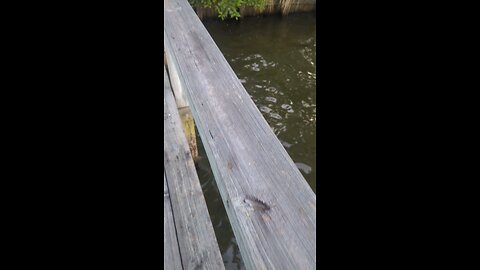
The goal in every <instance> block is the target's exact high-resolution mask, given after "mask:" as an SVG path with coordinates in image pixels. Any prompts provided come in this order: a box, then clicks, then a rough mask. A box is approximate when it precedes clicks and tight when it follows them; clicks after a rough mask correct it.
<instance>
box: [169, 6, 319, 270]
mask: <svg viewBox="0 0 480 270" xmlns="http://www.w3.org/2000/svg"><path fill="white" fill-rule="evenodd" d="M164 6H165V11H164V14H165V19H164V22H165V23H164V34H165V35H164V46H165V52H166V55H167V63H168V66H169V70H172V69H174V70H175V72H173V74H172V73H170V77H171V79H172V80H175V81H178V82H179V85H180V87H182V92H183V93H184V94H185V95H186V97H187V99H188V103H189V104H190V108H191V110H192V113H193V116H194V119H195V123H196V125H197V128H198V130H199V134H200V137H201V139H202V142H203V144H204V146H205V150H206V152H207V156H208V158H209V161H210V165H211V167H212V171H213V173H214V176H215V180H216V182H217V185H218V188H219V191H220V194H221V196H222V200H223V203H224V205H225V208H226V210H227V214H228V217H229V220H230V222H231V224H232V228H233V231H234V234H235V237H236V239H237V242H238V244H239V247H240V251H241V253H242V257H243V259H244V261H245V265H246V267H247V268H248V269H289V270H290V269H315V266H316V195H315V193H314V192H313V191H312V189H311V188H310V186H309V185H308V183H307V182H306V180H305V178H304V177H303V176H302V174H301V173H300V172H299V170H298V169H297V167H296V166H295V164H294V162H293V161H292V159H291V158H290V156H289V155H288V153H287V152H286V151H285V149H284V148H283V146H282V145H281V143H280V142H279V141H278V139H277V138H276V136H275V134H274V133H273V131H272V129H271V128H270V127H269V125H268V123H267V122H266V120H265V119H264V118H263V117H262V115H261V113H260V111H259V110H258V109H257V107H256V106H255V104H254V103H253V101H252V99H251V98H250V96H249V95H248V93H247V92H246V90H245V89H244V87H243V86H242V84H241V83H240V81H239V80H238V78H237V76H236V75H235V73H234V71H233V70H232V69H231V67H230V65H229V64H228V62H227V61H226V60H225V58H224V56H223V55H222V53H221V52H220V50H219V49H218V47H217V46H216V44H215V42H214V41H213V40H212V38H211V37H210V35H209V34H208V32H207V30H206V29H205V27H204V26H203V25H202V23H201V21H200V20H199V19H198V17H197V16H196V15H195V13H194V11H193V9H192V8H191V7H190V5H189V4H188V3H187V1H186V0H165V1H164ZM174 76H178V78H173V77H174Z"/></svg>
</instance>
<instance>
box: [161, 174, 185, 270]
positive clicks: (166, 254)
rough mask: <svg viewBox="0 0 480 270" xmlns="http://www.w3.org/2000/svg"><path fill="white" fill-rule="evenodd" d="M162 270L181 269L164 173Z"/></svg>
mask: <svg viewBox="0 0 480 270" xmlns="http://www.w3.org/2000/svg"><path fill="white" fill-rule="evenodd" d="M163 269H171V270H181V269H183V268H182V262H181V261H180V251H179V247H178V240H177V232H176V231H175V222H174V221H173V213H172V205H171V204H170V193H169V192H168V186H167V180H166V179H165V173H164V174H163Z"/></svg>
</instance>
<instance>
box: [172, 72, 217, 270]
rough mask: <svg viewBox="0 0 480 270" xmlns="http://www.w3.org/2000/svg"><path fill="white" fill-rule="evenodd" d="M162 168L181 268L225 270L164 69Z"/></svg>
mask: <svg viewBox="0 0 480 270" xmlns="http://www.w3.org/2000/svg"><path fill="white" fill-rule="evenodd" d="M164 80H165V83H164V99H163V100H164V102H163V103H164V124H165V126H164V167H165V174H166V176H167V183H168V187H169V190H170V200H171V202H172V209H173V213H174V220H175V226H176V229H177V237H178V242H179V246H180V254H181V258H182V263H183V267H184V268H185V269H212V270H217V269H225V267H224V264H223V260H222V256H221V253H220V249H219V247H218V243H217V239H216V237H215V232H214V230H213V226H212V222H211V220H210V215H209V213H208V209H207V204H206V202H205V198H204V197H203V191H202V188H201V185H200V182H199V180H198V176H197V172H196V170H195V165H194V163H193V160H192V157H191V154H190V150H189V146H188V144H187V140H186V138H185V135H184V134H183V129H182V125H181V123H180V117H179V114H178V111H177V106H176V104H175V100H174V97H173V92H172V90H171V88H170V86H169V82H168V77H167V73H166V71H165V69H164Z"/></svg>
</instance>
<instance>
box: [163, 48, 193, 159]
mask: <svg viewBox="0 0 480 270" xmlns="http://www.w3.org/2000/svg"><path fill="white" fill-rule="evenodd" d="M163 62H164V64H165V66H166V68H167V72H168V76H169V78H170V83H171V86H172V90H173V95H174V96H175V102H176V103H177V109H178V113H179V114H180V120H182V127H183V131H184V133H185V137H186V138H187V142H188V146H189V147H190V154H191V155H192V158H193V160H194V161H195V162H196V161H198V148H197V137H196V133H195V121H194V120H193V116H192V111H191V110H190V106H189V104H188V100H187V99H186V98H185V96H184V92H183V89H182V84H181V83H180V80H179V76H178V73H177V70H176V69H175V67H174V65H173V63H172V61H169V57H168V55H167V54H166V53H165V51H163Z"/></svg>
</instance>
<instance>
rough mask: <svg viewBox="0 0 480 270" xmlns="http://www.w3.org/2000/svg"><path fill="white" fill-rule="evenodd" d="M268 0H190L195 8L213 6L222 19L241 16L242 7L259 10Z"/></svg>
mask: <svg viewBox="0 0 480 270" xmlns="http://www.w3.org/2000/svg"><path fill="white" fill-rule="evenodd" d="M265 1H266V0H188V2H190V4H191V5H192V7H195V8H199V7H200V8H212V9H213V10H215V11H216V12H217V13H218V17H220V18H221V19H222V20H224V19H225V18H235V19H236V20H238V18H240V7H241V6H245V7H254V8H255V9H257V10H263V9H264V8H265Z"/></svg>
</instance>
